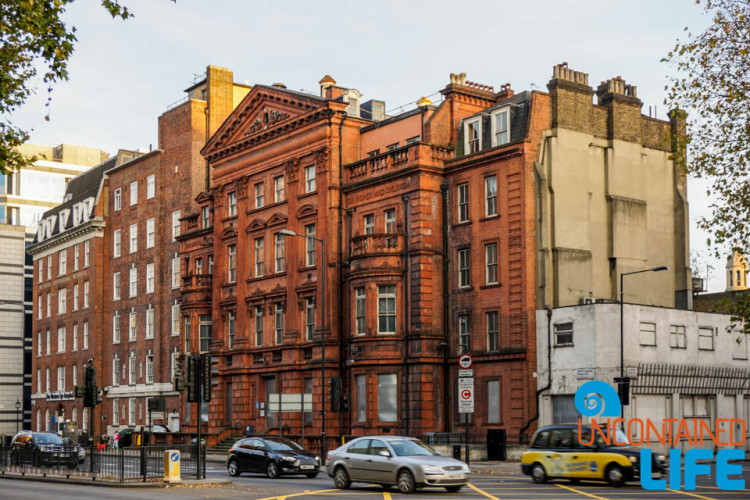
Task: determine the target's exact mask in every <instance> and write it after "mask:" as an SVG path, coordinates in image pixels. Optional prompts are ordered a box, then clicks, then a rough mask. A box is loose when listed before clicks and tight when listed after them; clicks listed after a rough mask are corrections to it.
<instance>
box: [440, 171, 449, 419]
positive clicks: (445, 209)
mask: <svg viewBox="0 0 750 500" xmlns="http://www.w3.org/2000/svg"><path fill="white" fill-rule="evenodd" d="M440 192H441V193H442V196H443V221H442V222H443V342H442V344H443V432H450V429H451V427H450V426H449V423H450V404H449V399H448V396H449V394H448V348H449V346H450V342H449V338H448V335H449V333H448V332H449V330H448V321H449V319H450V318H449V314H448V183H447V182H443V183H442V184H440Z"/></svg>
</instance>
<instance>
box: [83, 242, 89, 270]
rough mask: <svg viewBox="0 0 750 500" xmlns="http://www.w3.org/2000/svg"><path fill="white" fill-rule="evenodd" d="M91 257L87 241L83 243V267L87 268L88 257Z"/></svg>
mask: <svg viewBox="0 0 750 500" xmlns="http://www.w3.org/2000/svg"><path fill="white" fill-rule="evenodd" d="M90 256H91V246H90V245H89V242H88V240H86V241H84V242H83V267H89V257H90Z"/></svg>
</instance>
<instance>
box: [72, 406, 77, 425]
mask: <svg viewBox="0 0 750 500" xmlns="http://www.w3.org/2000/svg"><path fill="white" fill-rule="evenodd" d="M71 420H72V421H73V422H75V423H78V408H73V416H72V417H71Z"/></svg>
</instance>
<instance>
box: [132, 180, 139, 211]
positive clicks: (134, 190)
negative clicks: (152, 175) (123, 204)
mask: <svg viewBox="0 0 750 500" xmlns="http://www.w3.org/2000/svg"><path fill="white" fill-rule="evenodd" d="M136 203H138V181H133V182H131V183H130V204H131V205H135V204H136Z"/></svg>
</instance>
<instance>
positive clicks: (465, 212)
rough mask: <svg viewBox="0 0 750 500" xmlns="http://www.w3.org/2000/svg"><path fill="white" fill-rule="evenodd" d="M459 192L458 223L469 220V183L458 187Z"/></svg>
mask: <svg viewBox="0 0 750 500" xmlns="http://www.w3.org/2000/svg"><path fill="white" fill-rule="evenodd" d="M457 192H458V222H467V221H468V220H469V183H468V182H463V183H461V184H459V185H458V186H457Z"/></svg>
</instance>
